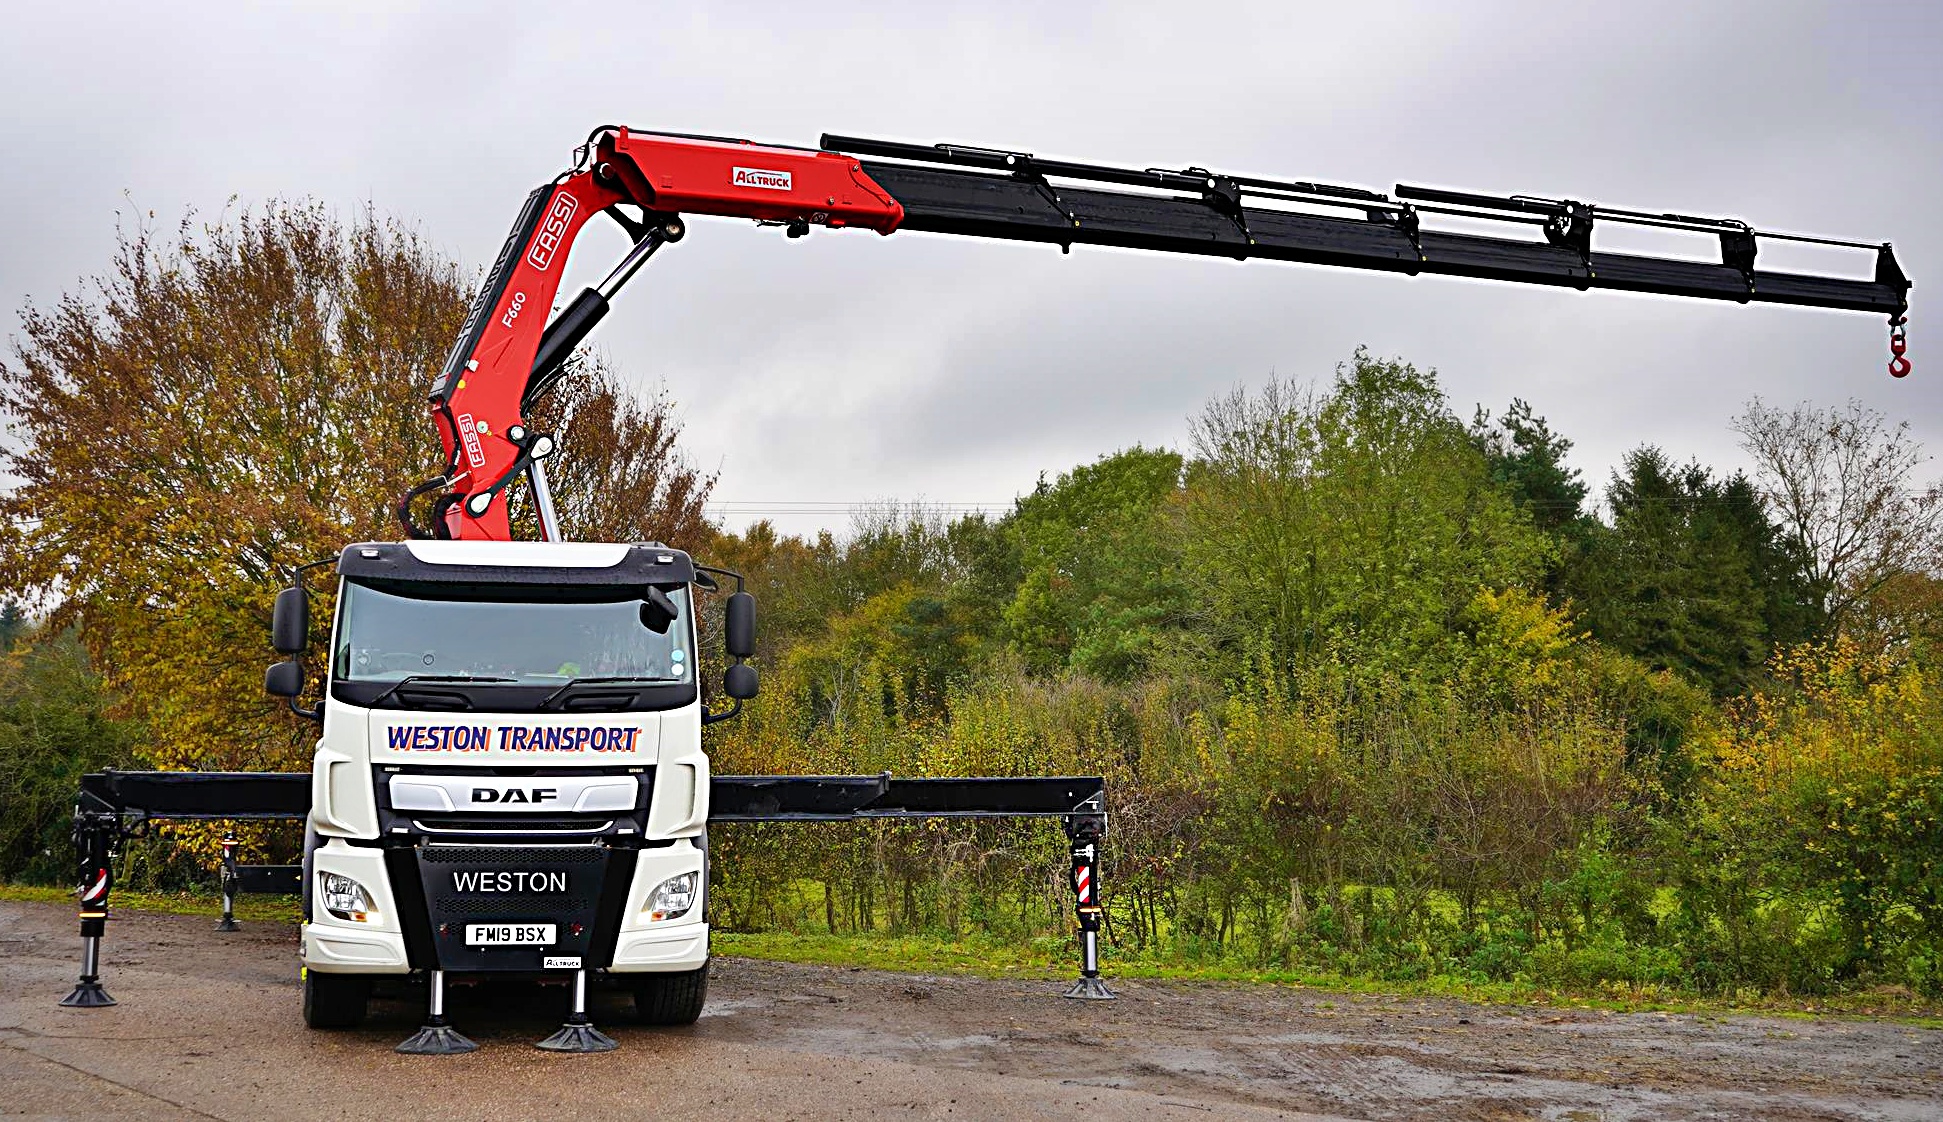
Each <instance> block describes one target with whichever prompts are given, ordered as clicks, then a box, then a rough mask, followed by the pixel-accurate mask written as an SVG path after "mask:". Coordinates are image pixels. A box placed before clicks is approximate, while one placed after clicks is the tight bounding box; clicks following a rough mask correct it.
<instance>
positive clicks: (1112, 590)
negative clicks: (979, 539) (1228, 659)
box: [1005, 445, 1185, 680]
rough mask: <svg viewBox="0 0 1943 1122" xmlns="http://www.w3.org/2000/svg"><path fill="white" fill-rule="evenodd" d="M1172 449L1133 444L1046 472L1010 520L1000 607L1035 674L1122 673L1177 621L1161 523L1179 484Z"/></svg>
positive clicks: (1174, 579) (1139, 662)
mask: <svg viewBox="0 0 1943 1122" xmlns="http://www.w3.org/2000/svg"><path fill="white" fill-rule="evenodd" d="M1181 467H1182V462H1181V457H1180V454H1179V453H1177V452H1172V451H1167V450H1164V449H1148V448H1142V447H1140V446H1138V445H1136V446H1134V447H1132V448H1128V449H1125V450H1123V451H1120V452H1115V453H1113V454H1112V455H1110V456H1102V457H1101V458H1100V459H1099V460H1098V461H1097V462H1095V463H1091V464H1084V465H1081V466H1080V467H1076V468H1074V469H1073V470H1072V471H1069V472H1066V473H1064V474H1062V475H1060V477H1059V479H1058V480H1057V481H1056V482H1054V483H1051V484H1048V483H1047V482H1046V481H1045V480H1044V479H1043V478H1041V479H1040V481H1039V486H1038V488H1037V489H1035V490H1034V491H1033V493H1032V494H1030V495H1027V496H1026V497H1024V498H1022V499H1020V500H1019V503H1018V509H1017V511H1016V512H1015V514H1014V516H1013V519H1012V531H1013V536H1014V537H1015V539H1016V540H1017V542H1018V549H1019V557H1020V562H1021V565H1022V573H1021V578H1020V582H1019V583H1018V585H1017V589H1018V591H1017V592H1016V593H1015V594H1014V596H1013V599H1012V602H1011V604H1010V605H1008V606H1007V607H1006V609H1005V619H1006V624H1007V627H1008V630H1009V631H1010V632H1011V635H1012V642H1013V645H1014V646H1015V647H1016V648H1017V649H1018V650H1019V652H1020V653H1021V655H1023V657H1024V658H1025V661H1026V664H1027V665H1028V666H1030V667H1032V668H1034V669H1037V670H1040V671H1046V670H1052V669H1060V668H1064V667H1066V666H1068V665H1071V666H1073V667H1074V668H1077V669H1082V670H1086V671H1088V672H1090V673H1093V674H1096V675H1098V676H1100V677H1103V678H1106V679H1109V680H1113V679H1124V678H1127V677H1130V676H1132V675H1133V674H1136V673H1138V672H1139V671H1140V670H1142V669H1144V668H1145V666H1146V665H1147V662H1148V660H1149V659H1150V658H1151V656H1152V654H1153V652H1154V650H1155V649H1156V647H1157V645H1158V644H1159V643H1160V637H1161V635H1162V634H1163V633H1164V632H1165V631H1166V630H1168V629H1169V628H1172V627H1175V626H1178V624H1179V622H1180V620H1181V618H1182V615H1183V612H1184V609H1185V603H1184V597H1185V590H1184V589H1183V588H1182V587H1181V585H1180V580H1179V577H1178V571H1179V556H1180V548H1179V542H1178V535H1176V534H1173V533H1171V532H1170V528H1169V527H1167V526H1165V525H1164V524H1163V523H1162V520H1161V517H1160V516H1161V513H1162V510H1163V508H1164V506H1165V505H1166V504H1167V503H1169V502H1170V501H1172V500H1173V499H1175V498H1176V496H1177V495H1178V492H1179V490H1180V483H1181Z"/></svg>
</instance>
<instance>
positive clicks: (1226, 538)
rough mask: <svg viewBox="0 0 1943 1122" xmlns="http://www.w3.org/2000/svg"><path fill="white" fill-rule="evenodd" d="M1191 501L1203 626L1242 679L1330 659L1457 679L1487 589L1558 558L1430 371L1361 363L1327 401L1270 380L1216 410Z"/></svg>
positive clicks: (1341, 371) (1190, 479) (1189, 520)
mask: <svg viewBox="0 0 1943 1122" xmlns="http://www.w3.org/2000/svg"><path fill="white" fill-rule="evenodd" d="M1193 439H1194V447H1195V452H1196V458H1195V460H1194V462H1193V463H1192V464H1191V465H1190V466H1189V468H1188V475H1187V490H1186V494H1185V496H1184V498H1183V509H1184V515H1185V517H1184V526H1185V531H1186V538H1187V551H1188V556H1187V561H1188V565H1187V568H1188V570H1189V571H1191V572H1194V573H1196V574H1199V575H1201V576H1202V577H1203V578H1204V581H1205V584H1204V585H1202V587H1203V588H1204V589H1205V590H1206V592H1207V595H1208V601H1207V604H1206V609H1205V610H1206V613H1207V614H1206V616H1205V624H1206V626H1205V627H1203V628H1200V629H1199V630H1201V631H1203V633H1204V634H1206V635H1207V636H1208V637H1209V639H1210V640H1211V641H1212V642H1213V643H1214V644H1215V645H1216V647H1217V649H1218V650H1219V651H1221V652H1224V653H1222V654H1221V656H1220V657H1221V660H1222V661H1223V662H1224V663H1225V665H1226V666H1227V668H1228V671H1229V673H1231V674H1233V673H1236V672H1237V671H1239V670H1240V669H1241V667H1242V666H1243V665H1244V664H1245V663H1246V662H1247V661H1248V660H1249V659H1250V658H1251V657H1252V653H1253V652H1257V651H1263V652H1264V653H1266V654H1267V655H1268V656H1269V658H1270V660H1271V661H1272V663H1273V664H1274V666H1275V667H1276V668H1277V669H1278V672H1286V671H1288V670H1290V669H1293V668H1295V667H1298V666H1300V665H1303V664H1305V663H1313V662H1316V661H1318V660H1322V659H1334V660H1338V661H1341V662H1343V663H1345V664H1346V665H1351V666H1354V667H1357V668H1358V669H1359V670H1361V671H1363V672H1372V673H1381V672H1395V673H1398V674H1404V675H1410V676H1414V675H1416V674H1419V673H1421V672H1425V671H1428V672H1430V673H1432V674H1435V673H1439V672H1444V671H1447V670H1448V669H1449V668H1450V665H1451V662H1452V660H1453V658H1455V657H1457V652H1456V651H1455V649H1454V647H1453V640H1454V638H1455V636H1456V634H1457V631H1456V627H1455V625H1456V624H1457V623H1458V622H1459V620H1460V618H1461V617H1462V615H1463V613H1464V612H1465V611H1466V610H1467V608H1468V607H1469V606H1470V604H1471V603H1472V601H1473V599H1474V598H1475V597H1476V595H1477V592H1478V590H1479V589H1480V588H1492V589H1503V588H1511V587H1523V586H1528V585H1529V584H1531V583H1532V582H1533V581H1535V580H1536V579H1537V578H1538V577H1539V576H1540V575H1541V573H1542V571H1543V568H1544V566H1545V564H1546V562H1547V560H1548V559H1549V558H1550V557H1551V555H1552V546H1551V544H1550V542H1549V541H1548V540H1547V539H1546V538H1545V536H1544V535H1542V534H1540V533H1538V532H1537V531H1536V530H1534V529H1533V528H1532V524H1531V520H1530V518H1529V517H1528V516H1526V515H1525V514H1524V513H1523V512H1521V511H1519V510H1518V509H1517V508H1516V506H1514V505H1513V503H1512V501H1511V500H1510V499H1509V498H1508V497H1507V496H1506V495H1505V494H1504V493H1503V492H1502V491H1501V490H1500V489H1499V488H1498V487H1497V486H1496V485H1495V484H1494V483H1493V481H1492V479H1491V477H1490V474H1489V469H1488V465H1487V463H1486V460H1485V457H1484V455H1483V454H1482V453H1481V452H1480V451H1479V450H1478V449H1477V447H1476V446H1475V445H1474V444H1473V443H1472V440H1471V437H1470V434H1469V433H1468V432H1467V430H1466V429H1465V427H1464V424H1463V422H1461V421H1459V420H1458V419H1457V417H1456V416H1455V415H1454V414H1452V413H1451V411H1450V408H1449V406H1448V404H1447V402H1446V400H1445V397H1444V394H1443V391H1442V390H1441V389H1440V388H1439V387H1438V385H1437V378H1436V375H1435V373H1434V372H1423V371H1419V370H1417V369H1416V368H1415V367H1413V366H1410V365H1409V364H1407V363H1403V362H1395V361H1383V360H1379V359H1375V358H1372V357H1370V355H1369V354H1368V353H1367V352H1366V351H1363V350H1360V349H1359V350H1358V351H1357V352H1356V355H1355V357H1354V358H1353V359H1352V360H1351V361H1350V362H1349V363H1347V364H1345V365H1344V366H1342V367H1339V368H1338V370H1337V374H1336V380H1335V384H1334V385H1333V386H1331V387H1330V389H1329V390H1328V392H1326V393H1321V392H1316V391H1313V390H1307V389H1304V388H1301V387H1298V386H1295V385H1293V384H1290V383H1286V382H1280V381H1274V382H1270V383H1269V384H1268V386H1266V387H1264V389H1263V390H1262V391H1260V392H1259V393H1257V394H1249V393H1247V392H1245V391H1243V390H1236V391H1235V392H1234V393H1232V394H1230V395H1228V396H1227V397H1225V398H1222V399H1219V400H1217V401H1216V402H1214V403H1213V404H1212V405H1210V406H1209V407H1208V409H1207V411H1206V412H1204V413H1203V414H1202V416H1201V417H1200V419H1199V420H1198V421H1197V422H1196V423H1195V425H1194V428H1193Z"/></svg>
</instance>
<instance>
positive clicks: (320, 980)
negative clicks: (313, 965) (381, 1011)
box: [304, 970, 371, 1029]
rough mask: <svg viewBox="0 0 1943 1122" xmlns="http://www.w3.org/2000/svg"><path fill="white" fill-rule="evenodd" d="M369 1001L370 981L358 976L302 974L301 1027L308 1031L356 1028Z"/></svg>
mask: <svg viewBox="0 0 1943 1122" xmlns="http://www.w3.org/2000/svg"><path fill="white" fill-rule="evenodd" d="M370 998H371V979H370V978H367V977H365V976H363V975H361V974H319V973H317V972H316V971H315V970H306V971H304V1024H305V1025H307V1026H309V1027H310V1028H314V1029H347V1028H356V1027H358V1025H359V1024H361V1023H363V1021H364V1006H365V1003H366V1002H367V1001H369V1000H370Z"/></svg>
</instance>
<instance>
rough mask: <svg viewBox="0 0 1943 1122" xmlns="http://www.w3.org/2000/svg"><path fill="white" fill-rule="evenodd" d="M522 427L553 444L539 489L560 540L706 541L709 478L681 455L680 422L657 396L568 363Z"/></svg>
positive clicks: (584, 364)
mask: <svg viewBox="0 0 1943 1122" xmlns="http://www.w3.org/2000/svg"><path fill="white" fill-rule="evenodd" d="M529 424H530V425H531V427H532V428H533V431H535V432H548V431H550V432H554V433H556V434H557V435H558V439H559V443H560V451H559V452H558V454H557V455H556V456H555V458H553V459H551V460H549V461H548V462H547V480H548V483H549V484H550V486H551V489H552V491H553V501H554V506H555V511H556V513H557V514H558V516H559V519H560V532H561V533H562V534H563V535H564V536H565V537H567V538H570V539H573V540H576V541H596V542H617V541H618V542H630V541H658V542H665V543H667V544H669V545H673V546H676V547H679V548H682V549H686V550H688V551H690V552H691V553H692V552H701V551H704V550H706V549H707V547H708V544H709V542H710V541H711V540H712V539H713V538H714V536H715V532H716V531H715V524H714V523H713V522H711V521H710V520H709V518H708V515H707V513H706V508H707V503H708V496H709V494H710V492H712V491H713V490H714V489H715V480H716V476H715V475H714V474H706V475H705V474H703V473H702V472H700V471H698V470H696V468H695V467H694V466H693V465H692V464H690V463H689V462H688V459H687V458H686V457H685V456H684V455H683V454H682V452H681V450H680V448H679V446H678V445H677V443H676V442H677V441H678V440H679V439H680V437H681V418H680V417H678V416H677V415H676V413H675V406H674V402H672V401H671V400H669V398H668V395H667V393H666V392H665V391H657V392H656V393H655V394H654V395H653V396H652V397H647V398H641V397H637V396H636V395H635V394H634V393H633V392H632V391H631V390H629V389H628V388H627V386H626V385H625V384H624V383H623V382H622V381H621V379H620V376H619V375H618V374H617V373H616V372H615V371H614V369H613V367H611V366H609V365H608V364H607V363H606V362H605V361H603V360H601V359H599V358H596V357H587V358H582V359H576V360H575V362H574V368H573V369H572V370H571V371H570V372H569V374H568V376H567V377H565V378H562V379H561V380H560V381H559V382H558V383H556V384H555V386H554V388H553V391H552V392H551V394H549V395H548V397H547V399H546V400H545V401H543V402H542V403H541V404H540V405H539V407H538V408H536V409H535V410H534V415H533V416H532V417H531V418H529ZM516 493H517V491H516ZM520 498H521V500H522V505H524V495H521V496H520Z"/></svg>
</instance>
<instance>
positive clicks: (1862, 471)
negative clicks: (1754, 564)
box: [1733, 397, 1943, 634]
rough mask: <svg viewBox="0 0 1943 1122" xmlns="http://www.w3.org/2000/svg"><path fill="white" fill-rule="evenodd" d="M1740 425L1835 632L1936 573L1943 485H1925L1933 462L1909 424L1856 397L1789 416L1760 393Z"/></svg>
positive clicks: (1800, 408)
mask: <svg viewBox="0 0 1943 1122" xmlns="http://www.w3.org/2000/svg"><path fill="white" fill-rule="evenodd" d="M1733 427H1734V431H1735V432H1737V433H1739V434H1740V436H1741V447H1742V448H1744V449H1746V451H1747V453H1748V454H1749V455H1750V456H1752V457H1754V462H1755V473H1756V474H1755V478H1756V479H1757V480H1758V481H1759V483H1760V486H1761V490H1762V493H1763V494H1764V495H1765V496H1766V498H1767V500H1768V502H1769V504H1770V505H1771V506H1772V508H1773V510H1774V512H1775V514H1776V515H1777V516H1778V517H1779V518H1780V520H1781V524H1782V526H1783V528H1784V530H1785V532H1786V534H1787V535H1788V537H1789V539H1790V540H1791V541H1792V542H1793V544H1794V546H1795V549H1796V550H1797V551H1798V552H1799V553H1800V555H1801V557H1802V559H1803V562H1804V563H1805V564H1806V566H1807V575H1808V583H1809V588H1810V591H1811V594H1812V595H1813V596H1814V598H1815V604H1816V607H1817V608H1818V609H1819V611H1820V614H1821V616H1822V618H1823V619H1824V620H1825V621H1826V622H1827V624H1828V625H1829V627H1831V628H1832V629H1833V630H1834V631H1835V632H1836V633H1838V634H1840V633H1845V632H1846V631H1848V630H1849V629H1851V628H1852V627H1853V626H1854V625H1855V624H1856V623H1857V622H1858V620H1859V616H1860V615H1862V614H1866V613H1864V611H1863V605H1864V604H1865V603H1866V602H1867V601H1869V600H1870V599H1871V598H1872V597H1874V596H1876V595H1877V593H1879V592H1881V591H1883V590H1884V588H1885V587H1886V586H1888V585H1889V584H1891V582H1895V581H1897V580H1898V579H1899V578H1902V577H1904V576H1906V575H1909V574H1934V573H1935V572H1936V568H1937V560H1938V553H1937V551H1938V546H1939V542H1940V541H1943V489H1939V487H1938V486H1937V485H1935V484H1931V485H1930V486H1928V487H1922V486H1920V485H1919V484H1918V482H1917V480H1916V478H1915V473H1916V469H1917V467H1918V466H1919V465H1921V464H1922V463H1923V462H1924V461H1926V460H1927V459H1928V457H1927V456H1925V455H1923V449H1922V445H1921V444H1919V443H1918V442H1917V441H1916V440H1914V439H1913V438H1911V437H1910V435H1909V423H1908V422H1907V421H1904V422H1901V423H1899V424H1895V425H1891V424H1889V422H1888V420H1887V419H1886V418H1885V417H1884V416H1883V415H1882V414H1881V413H1878V412H1876V411H1875V410H1873V409H1870V408H1868V407H1866V406H1864V405H1862V404H1861V403H1860V402H1857V401H1850V402H1849V403H1848V405H1847V406H1846V407H1843V408H1835V407H1830V408H1826V409H1823V408H1819V407H1817V406H1815V405H1814V404H1812V403H1810V402H1802V403H1800V404H1798V405H1796V406H1794V407H1793V408H1791V409H1786V410H1783V409H1779V408H1776V407H1774V406H1771V405H1768V404H1766V403H1764V402H1762V401H1761V399H1760V398H1758V397H1757V398H1754V399H1753V400H1751V401H1749V402H1748V405H1747V408H1746V409H1745V410H1743V411H1742V412H1741V415H1740V416H1739V417H1737V418H1735V420H1734V423H1733Z"/></svg>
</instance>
